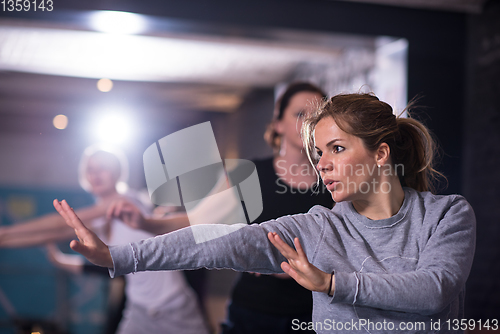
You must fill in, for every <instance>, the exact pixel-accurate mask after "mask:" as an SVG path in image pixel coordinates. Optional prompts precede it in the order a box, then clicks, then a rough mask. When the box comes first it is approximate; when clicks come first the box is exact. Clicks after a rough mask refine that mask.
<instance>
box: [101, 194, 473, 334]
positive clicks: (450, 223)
mask: <svg viewBox="0 0 500 334" xmlns="http://www.w3.org/2000/svg"><path fill="white" fill-rule="evenodd" d="M404 190H405V199H404V202H403V205H402V207H401V209H400V210H399V212H398V213H397V214H396V215H394V216H392V217H390V218H388V219H381V220H370V219H368V218H366V217H365V216H362V215H360V214H359V213H357V212H356V210H355V209H354V207H353V206H352V203H350V202H342V203H338V204H337V205H336V206H335V207H334V208H333V209H332V210H329V209H326V208H324V207H321V206H315V207H313V208H312V209H311V210H310V211H309V213H307V214H300V215H293V216H285V217H282V218H279V219H277V220H272V221H269V222H266V223H262V224H258V225H257V224H254V225H245V226H241V225H230V226H228V225H197V226H193V227H189V228H185V229H182V230H179V231H176V232H173V233H169V234H166V235H162V236H157V237H155V238H151V239H146V240H142V241H139V242H136V243H132V244H129V245H122V246H113V247H110V252H111V256H112V258H113V263H114V268H113V269H112V270H110V274H111V276H112V277H114V276H118V275H123V274H127V273H131V272H137V271H145V270H177V269H196V268H201V267H205V268H209V269H218V268H232V269H234V270H237V271H252V272H260V273H264V274H266V273H280V272H282V270H281V268H280V264H281V262H283V261H285V258H284V257H283V256H282V255H281V254H280V253H279V252H278V251H277V250H276V249H275V247H274V246H273V245H272V244H271V243H270V242H269V241H268V239H267V233H268V232H270V231H272V232H277V233H278V234H279V235H280V237H281V238H282V239H283V240H284V241H285V242H287V243H288V244H289V245H293V239H294V238H295V237H298V238H299V240H300V242H301V244H302V247H303V248H304V251H305V253H306V254H307V257H308V259H309V261H310V262H311V263H312V264H313V265H315V266H316V267H317V268H319V269H320V270H323V271H325V272H333V273H334V274H335V292H334V295H333V297H331V296H328V295H327V294H326V293H319V292H313V300H314V307H313V322H312V323H300V322H299V321H298V320H297V321H295V320H294V321H293V322H292V329H299V328H302V329H305V328H309V329H314V330H316V332H318V333H347V332H349V333H351V332H352V333H395V332H401V333H434V332H435V333H448V332H459V331H458V330H457V329H458V327H457V326H456V321H455V322H453V319H461V318H462V317H463V301H464V287H465V282H466V280H467V277H468V275H469V271H470V268H471V265H472V259H473V255H474V248H475V216H474V212H473V210H472V208H471V206H470V205H469V204H468V203H467V201H466V200H465V199H464V198H463V197H462V196H459V195H451V196H437V195H433V194H431V193H428V192H417V191H415V190H413V189H410V188H404ZM192 229H197V230H198V231H197V233H210V231H211V230H212V229H225V230H227V231H228V232H231V233H229V234H227V235H225V236H223V237H220V238H217V239H213V240H210V241H208V242H204V243H199V244H196V243H195V240H194V237H193V231H192ZM292 247H293V246H292ZM454 324H455V326H454Z"/></svg>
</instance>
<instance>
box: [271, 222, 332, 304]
mask: <svg viewBox="0 0 500 334" xmlns="http://www.w3.org/2000/svg"><path fill="white" fill-rule="evenodd" d="M267 237H268V238H269V241H271V243H272V244H273V245H274V247H276V248H277V249H278V250H279V251H280V253H281V254H282V255H283V256H284V257H285V258H286V259H287V260H288V262H282V263H281V269H283V271H284V272H285V273H287V274H288V275H290V277H292V278H293V279H294V280H295V281H297V283H299V284H300V285H302V286H303V287H304V288H306V289H308V290H311V291H318V292H324V293H327V294H330V295H332V294H333V291H334V287H335V281H334V276H333V275H332V274H329V273H325V272H324V271H322V270H319V269H318V268H316V267H315V266H314V265H312V264H311V263H310V262H309V260H308V259H307V256H306V253H305V252H304V250H303V249H302V246H301V244H300V242H299V238H295V239H294V241H293V243H294V245H295V249H293V248H292V247H290V246H289V245H288V244H287V243H286V242H284V241H283V240H282V239H281V238H280V236H279V235H278V234H277V233H275V232H269V233H268V234H267Z"/></svg>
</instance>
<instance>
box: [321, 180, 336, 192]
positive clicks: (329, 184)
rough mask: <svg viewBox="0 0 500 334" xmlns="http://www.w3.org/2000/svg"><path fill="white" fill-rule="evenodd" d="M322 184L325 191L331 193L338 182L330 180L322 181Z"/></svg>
mask: <svg viewBox="0 0 500 334" xmlns="http://www.w3.org/2000/svg"><path fill="white" fill-rule="evenodd" d="M323 183H324V184H325V186H326V189H328V191H333V190H334V189H335V186H336V185H337V184H338V183H339V181H336V180H332V179H324V180H323Z"/></svg>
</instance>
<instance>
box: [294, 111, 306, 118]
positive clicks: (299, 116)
mask: <svg viewBox="0 0 500 334" xmlns="http://www.w3.org/2000/svg"><path fill="white" fill-rule="evenodd" d="M295 116H296V117H297V118H302V117H304V112H303V111H299V112H298V113H297V114H296V115H295Z"/></svg>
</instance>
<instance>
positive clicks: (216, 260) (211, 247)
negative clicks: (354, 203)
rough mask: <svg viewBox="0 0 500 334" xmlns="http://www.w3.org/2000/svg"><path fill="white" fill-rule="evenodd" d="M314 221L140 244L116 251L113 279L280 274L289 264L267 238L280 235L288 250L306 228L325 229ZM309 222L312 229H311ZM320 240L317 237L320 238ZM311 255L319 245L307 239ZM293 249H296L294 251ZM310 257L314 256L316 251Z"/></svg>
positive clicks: (290, 219)
mask: <svg viewBox="0 0 500 334" xmlns="http://www.w3.org/2000/svg"><path fill="white" fill-rule="evenodd" d="M313 217H314V216H313V215H307V214H306V215H296V216H287V217H283V218H280V219H278V220H272V221H269V222H266V223H262V224H252V225H246V224H235V225H222V224H215V225H196V226H191V227H187V228H183V229H181V230H178V231H175V232H172V233H168V234H164V235H161V236H156V237H154V238H150V239H145V240H141V241H139V242H135V243H131V244H127V245H120V246H111V247H110V248H109V249H110V253H111V257H112V259H113V265H114V267H113V269H111V270H110V275H111V277H115V276H120V275H125V274H128V273H133V272H137V271H146V270H189V269H197V268H202V267H204V268H208V269H222V268H226V269H234V270H236V271H252V272H259V273H263V274H271V273H281V272H283V271H282V270H281V267H280V264H281V262H283V261H286V259H285V258H284V257H283V256H282V255H281V254H280V253H279V251H278V250H277V249H276V248H275V247H274V246H273V245H272V244H271V242H270V241H269V240H268V238H267V233H268V232H271V231H272V232H276V233H278V234H279V235H280V236H281V238H282V239H283V240H284V241H285V242H287V243H288V244H289V245H293V239H294V238H295V237H300V239H301V241H302V240H303V238H302V237H301V236H300V235H301V228H300V226H301V225H306V226H307V231H310V230H311V229H314V228H316V229H322V227H321V226H320V224H310V221H312V222H314V221H315V219H314V218H313ZM308 222H309V224H308ZM195 229H196V233H214V232H215V233H217V235H222V234H224V235H223V236H221V237H218V238H215V239H212V240H209V241H206V242H202V243H196V241H195V238H194V236H193V230H195ZM302 232H303V231H302ZM316 234H318V233H316ZM305 239H307V240H304V242H305V246H304V244H303V246H304V247H305V250H306V254H307V252H308V248H309V249H310V248H311V247H313V245H316V244H317V242H315V241H314V240H310V239H309V238H305ZM292 247H293V246H292ZM309 253H314V250H311V251H310V252H309Z"/></svg>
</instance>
